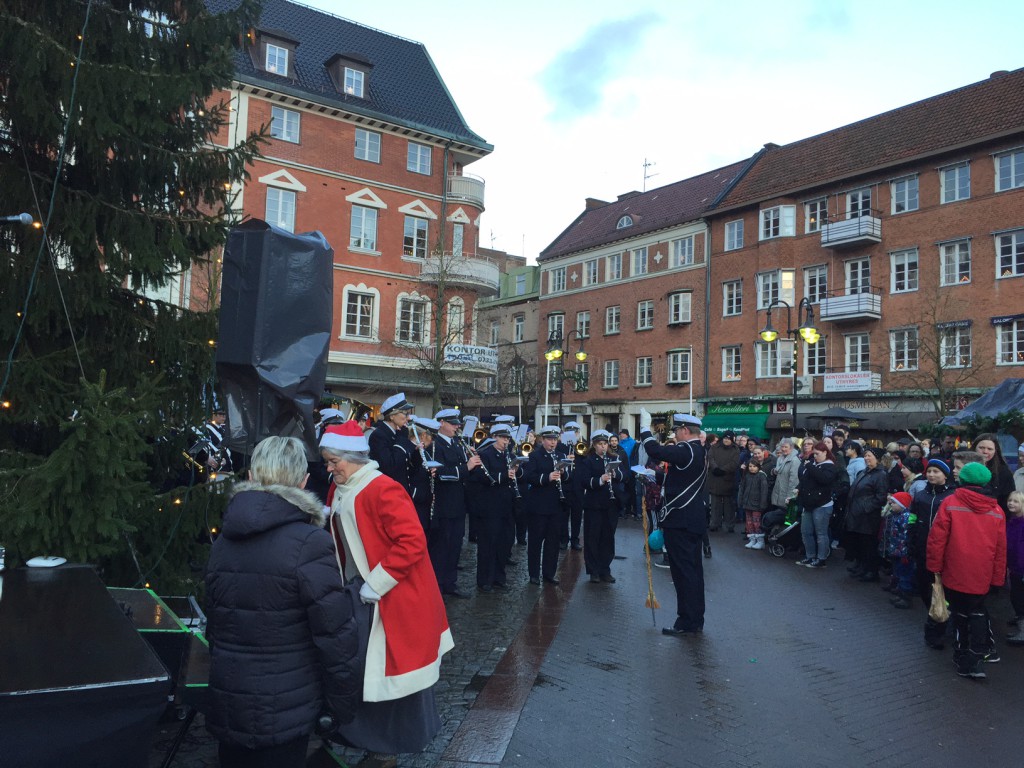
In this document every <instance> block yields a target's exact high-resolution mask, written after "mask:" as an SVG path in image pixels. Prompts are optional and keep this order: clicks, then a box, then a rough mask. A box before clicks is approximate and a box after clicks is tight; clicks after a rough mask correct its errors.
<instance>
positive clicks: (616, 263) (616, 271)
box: [604, 253, 622, 283]
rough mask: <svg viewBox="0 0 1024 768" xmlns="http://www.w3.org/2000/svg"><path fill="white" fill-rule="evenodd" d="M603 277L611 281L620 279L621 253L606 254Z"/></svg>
mask: <svg viewBox="0 0 1024 768" xmlns="http://www.w3.org/2000/svg"><path fill="white" fill-rule="evenodd" d="M604 279H605V280H606V281H607V282H609V283H611V282H613V281H615V280H621V279H622V254H621V253H613V254H611V255H610V256H608V262H607V268H606V269H605V273H604Z"/></svg>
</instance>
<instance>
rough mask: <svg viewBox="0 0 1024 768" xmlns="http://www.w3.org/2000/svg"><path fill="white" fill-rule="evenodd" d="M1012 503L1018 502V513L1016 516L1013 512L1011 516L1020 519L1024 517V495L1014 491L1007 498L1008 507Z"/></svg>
mask: <svg viewBox="0 0 1024 768" xmlns="http://www.w3.org/2000/svg"><path fill="white" fill-rule="evenodd" d="M1011 501H1016V502H1017V512H1016V514H1014V513H1012V512H1011V513H1010V514H1012V515H1014V517H1020V516H1021V515H1024V493H1021V492H1020V491H1014V492H1013V493H1011V494H1010V495H1009V496H1007V497H1006V506H1007V507H1009V506H1010V502H1011Z"/></svg>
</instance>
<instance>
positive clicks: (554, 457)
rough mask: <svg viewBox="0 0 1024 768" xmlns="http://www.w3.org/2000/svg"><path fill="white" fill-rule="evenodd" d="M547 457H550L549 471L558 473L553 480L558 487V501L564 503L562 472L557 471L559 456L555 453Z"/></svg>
mask: <svg viewBox="0 0 1024 768" xmlns="http://www.w3.org/2000/svg"><path fill="white" fill-rule="evenodd" d="M548 456H550V457H551V469H552V471H557V472H558V477H556V478H555V485H557V486H558V499H559V501H565V494H564V493H563V492H562V472H561V470H559V469H558V458H559V456H558V454H557V453H549V454H548Z"/></svg>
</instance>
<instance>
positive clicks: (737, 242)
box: [725, 219, 743, 251]
mask: <svg viewBox="0 0 1024 768" xmlns="http://www.w3.org/2000/svg"><path fill="white" fill-rule="evenodd" d="M742 247H743V219H736V221H729V222H726V225H725V250H727V251H736V250H739V249H740V248H742Z"/></svg>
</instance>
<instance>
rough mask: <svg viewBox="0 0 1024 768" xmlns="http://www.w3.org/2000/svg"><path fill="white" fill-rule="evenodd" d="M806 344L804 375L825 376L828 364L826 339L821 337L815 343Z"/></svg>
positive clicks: (804, 343)
mask: <svg viewBox="0 0 1024 768" xmlns="http://www.w3.org/2000/svg"><path fill="white" fill-rule="evenodd" d="M803 345H804V376H823V375H824V374H825V373H826V372H827V371H826V366H827V365H828V358H827V355H826V353H825V339H824V338H819V339H818V341H817V342H816V343H814V344H808V343H807V342H806V341H805V342H803Z"/></svg>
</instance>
